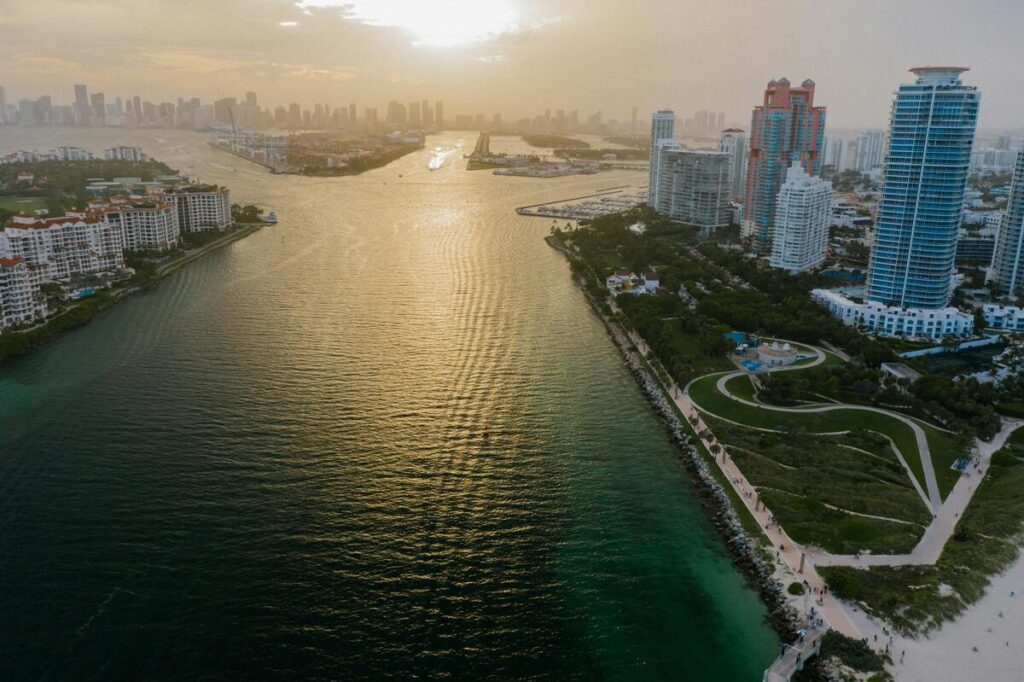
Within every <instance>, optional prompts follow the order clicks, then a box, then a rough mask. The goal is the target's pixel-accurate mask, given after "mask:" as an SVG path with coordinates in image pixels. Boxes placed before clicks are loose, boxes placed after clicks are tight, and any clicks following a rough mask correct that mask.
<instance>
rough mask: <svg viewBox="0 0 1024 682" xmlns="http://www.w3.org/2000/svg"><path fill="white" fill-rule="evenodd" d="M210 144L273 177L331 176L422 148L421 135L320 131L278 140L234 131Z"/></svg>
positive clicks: (367, 167) (381, 163)
mask: <svg viewBox="0 0 1024 682" xmlns="http://www.w3.org/2000/svg"><path fill="white" fill-rule="evenodd" d="M210 144H211V145H213V146H214V147H216V148H217V149H222V150H224V151H227V152H230V153H232V154H234V155H236V156H239V157H241V158H243V159H246V160H248V161H252V162H254V163H258V164H260V165H261V166H264V167H266V168H268V169H270V170H271V171H272V172H274V173H281V174H292V175H315V176H329V177H335V176H345V175H358V174H359V173H364V172H366V171H368V170H373V169H374V168H382V167H384V166H386V165H388V164H389V163H391V162H393V161H397V160H398V159H400V158H402V157H403V156H405V155H407V154H411V153H413V152H416V151H419V150H421V149H423V145H424V134H423V133H422V132H419V131H410V132H392V133H384V134H361V133H356V132H326V131H325V132H304V133H298V134H295V135H289V136H287V137H283V136H277V135H268V134H265V133H257V132H239V133H232V134H227V135H221V136H219V137H216V138H214V140H213V141H212V142H210Z"/></svg>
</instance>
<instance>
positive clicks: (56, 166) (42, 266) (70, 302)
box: [0, 150, 265, 363]
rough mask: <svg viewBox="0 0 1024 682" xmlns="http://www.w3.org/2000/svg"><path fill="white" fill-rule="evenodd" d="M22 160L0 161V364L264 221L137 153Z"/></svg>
mask: <svg viewBox="0 0 1024 682" xmlns="http://www.w3.org/2000/svg"><path fill="white" fill-rule="evenodd" d="M25 154H26V155H25V156H24V157H22V158H21V159H20V160H18V159H15V160H10V159H8V160H6V162H4V163H3V164H0V225H2V229H0V363H2V362H3V361H5V360H7V359H9V358H12V357H15V356H18V355H22V354H24V353H26V352H28V351H30V350H32V349H33V348H35V347H37V346H38V345H40V344H41V343H43V342H44V341H46V340H47V339H50V338H53V337H54V336H56V335H57V334H59V333H60V332H62V331H65V330H68V329H73V328H75V327H79V326H82V325H84V324H87V323H88V322H89V321H90V320H92V319H93V318H94V317H95V316H96V315H97V314H98V313H99V312H100V311H102V310H104V309H106V308H108V307H110V306H111V305H113V304H114V303H116V302H117V301H119V300H121V299H123V298H124V297H126V296H129V295H131V294H133V293H136V292H138V291H142V290H144V289H146V288H148V287H151V286H153V285H154V284H155V283H156V282H157V281H159V280H160V279H162V278H163V277H166V276H167V275H169V274H171V273H172V272H174V271H175V270H177V269H178V268H180V267H182V266H184V265H185V264H187V263H190V262H192V261H194V260H196V259H197V258H200V257H202V256H203V255H205V254H206V253H209V252H210V251H213V250H215V249H218V248H221V247H223V246H226V245H227V244H230V243H231V242H233V241H235V240H238V239H241V238H242V237H245V236H247V235H249V234H251V233H252V232H254V231H255V230H258V229H259V228H260V227H262V226H263V225H264V224H265V221H264V219H263V217H262V210H261V209H260V208H258V207H256V206H252V205H249V206H240V205H238V204H232V203H231V200H230V193H229V190H228V189H227V188H225V187H220V186H216V185H208V184H201V183H198V182H196V181H194V180H193V181H190V180H186V179H184V178H182V177H180V176H179V175H178V174H177V173H176V172H175V171H174V170H173V169H171V168H170V167H168V166H167V165H166V164H164V163H161V162H159V161H154V160H150V159H148V158H145V155H143V154H142V153H141V151H137V152H136V153H133V154H132V156H133V158H132V159H131V160H124V159H106V160H103V159H95V158H88V157H89V154H88V153H87V152H84V150H83V153H82V154H79V155H78V156H80V157H81V158H80V159H79V160H71V161H69V160H60V159H56V158H50V157H49V155H48V154H47V153H25Z"/></svg>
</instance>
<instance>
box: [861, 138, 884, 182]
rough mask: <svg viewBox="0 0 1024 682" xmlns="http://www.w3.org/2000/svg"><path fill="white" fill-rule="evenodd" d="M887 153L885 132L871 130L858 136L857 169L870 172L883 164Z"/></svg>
mask: <svg viewBox="0 0 1024 682" xmlns="http://www.w3.org/2000/svg"><path fill="white" fill-rule="evenodd" d="M884 153H885V132H884V131H881V130H869V131H867V132H866V133H864V134H863V135H861V136H860V137H858V138H857V170H858V171H860V172H861V173H870V172H871V169H872V168H875V167H876V166H880V165H881V164H882V156H883V154H884Z"/></svg>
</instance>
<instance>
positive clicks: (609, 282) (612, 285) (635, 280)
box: [604, 270, 660, 296]
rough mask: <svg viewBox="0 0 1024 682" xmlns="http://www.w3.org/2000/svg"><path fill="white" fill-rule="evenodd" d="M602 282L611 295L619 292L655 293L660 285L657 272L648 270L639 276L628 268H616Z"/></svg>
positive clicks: (633, 293)
mask: <svg viewBox="0 0 1024 682" xmlns="http://www.w3.org/2000/svg"><path fill="white" fill-rule="evenodd" d="M604 284H605V288H607V289H608V293H610V294H611V295H612V296H618V295H619V294H632V295H634V296H642V295H644V294H653V293H655V292H656V291H657V290H658V287H659V286H660V280H659V279H658V273H656V272H654V271H653V270H648V271H647V272H645V273H644V274H643V275H642V276H639V277H638V276H637V275H636V274H635V273H633V272H630V271H629V270H616V271H615V272H614V273H613V274H611V275H609V276H608V277H607V278H606V279H605V282H604Z"/></svg>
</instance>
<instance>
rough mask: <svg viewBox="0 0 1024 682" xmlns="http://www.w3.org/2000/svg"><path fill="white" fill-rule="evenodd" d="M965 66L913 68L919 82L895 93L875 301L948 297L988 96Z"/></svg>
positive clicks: (910, 303) (943, 300) (912, 303)
mask: <svg viewBox="0 0 1024 682" xmlns="http://www.w3.org/2000/svg"><path fill="white" fill-rule="evenodd" d="M966 70H967V69H966V68H963V67H954V66H948V67H947V66H926V67H921V68H916V69H911V72H913V73H914V74H915V75H916V76H917V81H916V82H914V83H909V84H904V85H901V86H900V87H899V90H898V91H897V92H896V99H895V101H894V102H893V106H892V114H891V120H890V127H889V148H888V154H887V156H886V160H885V176H884V185H883V189H882V199H881V202H880V203H879V208H878V221H877V228H876V230H875V245H874V249H873V250H872V252H871V264H870V266H869V268H868V292H867V293H868V298H869V299H870V300H872V301H878V302H879V303H883V304H886V305H890V306H898V307H901V308H942V307H944V306H945V305H946V304H947V303H948V302H949V297H950V294H951V293H952V285H953V259H954V257H955V254H956V238H957V231H958V230H959V228H960V222H961V218H962V217H963V203H964V193H965V191H966V189H967V175H968V171H969V169H970V163H971V147H972V146H973V144H974V131H975V128H976V126H977V123H978V104H979V102H980V99H981V94H980V93H979V92H978V90H977V88H975V87H973V86H968V85H964V84H963V82H962V81H961V80H960V74H962V73H963V72H964V71H966Z"/></svg>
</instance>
